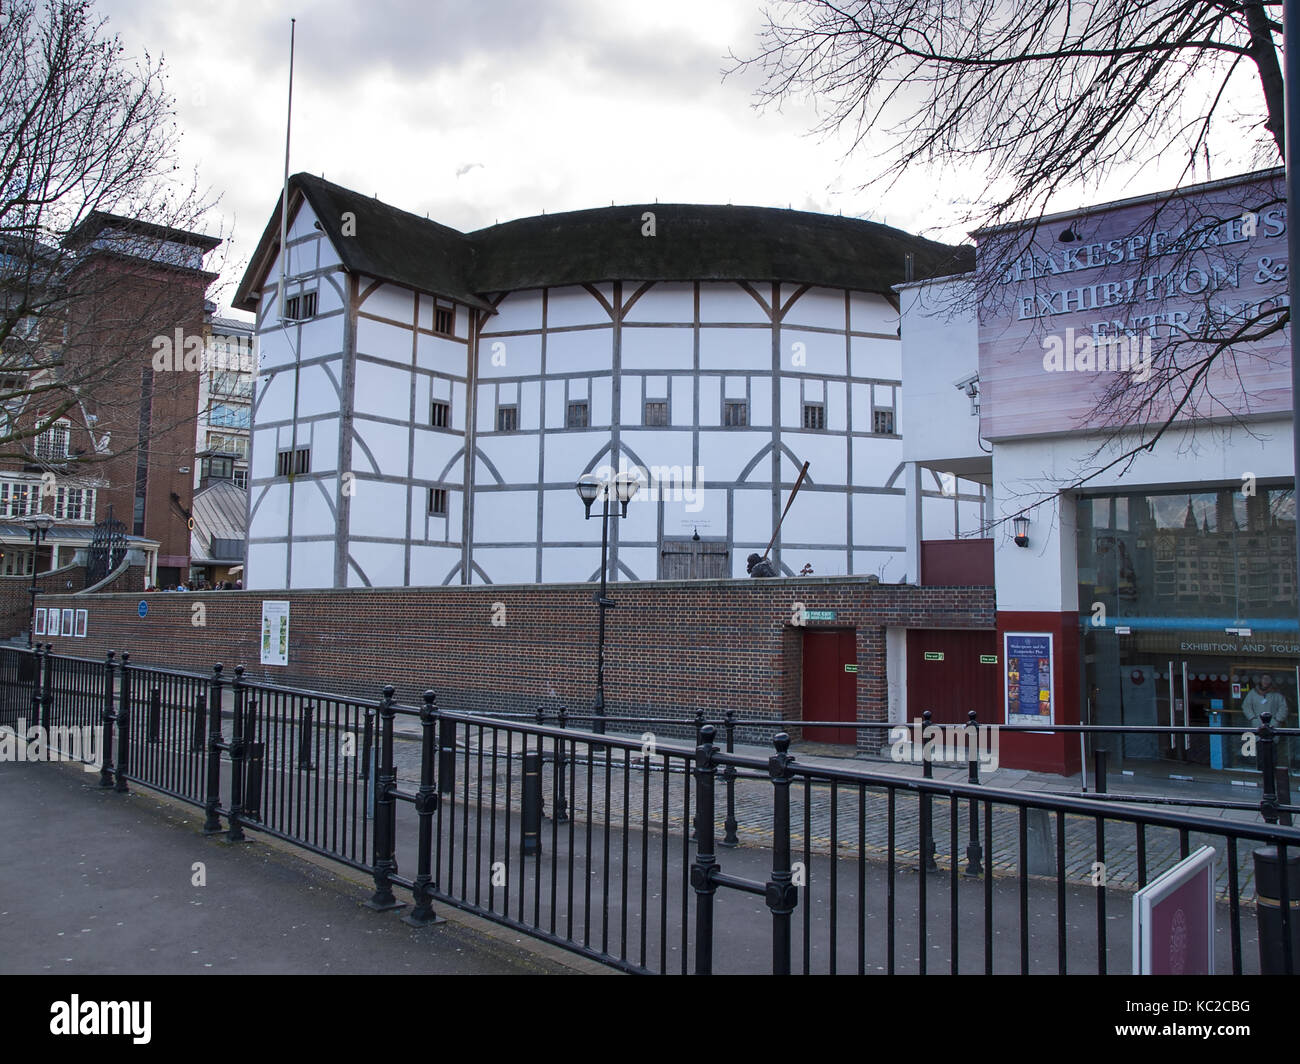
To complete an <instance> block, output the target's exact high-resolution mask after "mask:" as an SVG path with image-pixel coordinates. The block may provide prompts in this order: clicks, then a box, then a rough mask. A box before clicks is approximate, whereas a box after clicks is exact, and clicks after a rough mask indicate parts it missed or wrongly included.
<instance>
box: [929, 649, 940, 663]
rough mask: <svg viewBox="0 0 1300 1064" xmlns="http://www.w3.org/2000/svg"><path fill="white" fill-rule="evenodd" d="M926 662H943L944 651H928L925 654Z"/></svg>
mask: <svg viewBox="0 0 1300 1064" xmlns="http://www.w3.org/2000/svg"><path fill="white" fill-rule="evenodd" d="M925 660H926V661H943V651H942V650H927V651H926V652H925Z"/></svg>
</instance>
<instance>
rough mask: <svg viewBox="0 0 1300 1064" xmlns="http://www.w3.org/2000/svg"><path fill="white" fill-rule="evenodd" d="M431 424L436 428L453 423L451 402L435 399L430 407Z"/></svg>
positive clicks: (445, 426)
mask: <svg viewBox="0 0 1300 1064" xmlns="http://www.w3.org/2000/svg"><path fill="white" fill-rule="evenodd" d="M429 424H430V425H432V426H433V427H434V428H435V429H445V428H447V426H448V425H450V424H451V404H450V403H444V402H442V401H441V400H438V399H435V400H434V401H433V405H432V406H431V407H430V409H429Z"/></svg>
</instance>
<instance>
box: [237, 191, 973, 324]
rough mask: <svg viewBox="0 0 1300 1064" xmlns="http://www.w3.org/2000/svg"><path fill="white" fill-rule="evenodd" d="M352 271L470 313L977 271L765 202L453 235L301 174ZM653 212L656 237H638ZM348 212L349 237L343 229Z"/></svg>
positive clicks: (882, 235)
mask: <svg viewBox="0 0 1300 1064" xmlns="http://www.w3.org/2000/svg"><path fill="white" fill-rule="evenodd" d="M290 190H291V196H292V197H293V201H292V202H291V206H290V211H291V213H292V211H293V210H295V209H296V203H297V202H300V201H301V199H306V200H307V202H308V203H310V204H311V206H312V209H313V210H314V211H315V213H316V216H317V217H318V218H319V219H320V223H321V226H322V228H323V229H324V231H325V233H326V235H327V236H328V237H329V238H330V241H331V242H332V243H333V244H334V247H335V248H336V249H337V251H338V253H339V256H340V258H341V259H342V260H343V264H344V266H345V267H346V268H347V269H348V270H350V271H354V272H356V273H361V274H365V275H367V276H370V277H375V278H378V279H380V280H386V281H393V282H395V283H397V284H400V285H404V286H406V287H409V288H414V289H417V290H419V291H423V292H434V293H437V294H439V295H443V296H448V297H450V298H453V299H456V300H459V301H460V302H462V303H466V304H468V305H470V306H477V307H486V306H487V305H488V304H487V302H486V300H485V299H484V297H485V296H487V295H489V294H491V293H495V292H506V291H514V290H517V289H524V288H540V287H543V286H558V285H573V284H586V283H595V282H599V281H619V280H622V281H706V280H711V281H742V280H743V281H787V282H793V283H797V284H811V285H822V286H826V287H831V288H850V289H855V290H858V291H865V292H878V293H880V294H882V295H890V294H891V286H892V285H895V284H898V283H900V282H902V281H903V280H904V272H905V265H904V256H905V255H907V254H908V253H911V254H912V256H913V270H914V277H915V278H917V279H920V278H924V277H936V276H945V275H947V274H953V273H962V272H965V271H967V270H970V269H972V268H973V267H974V249H973V248H969V247H961V248H954V247H950V246H949V245H947V244H939V243H936V242H935V241H932V240H925V239H923V238H921V237H917V236H912V235H911V234H910V233H905V232H903V231H902V230H900V229H893V228H891V227H889V226H887V225H881V224H879V223H877V222H867V221H862V220H861V219H857V218H841V217H833V216H831V215H824V214H810V213H807V212H805V211H792V210H780V209H776V208H770V207H731V206H725V207H724V206H706V205H700V204H675V203H652V204H640V205H632V206H625V207H600V208H597V209H594V210H585V211H569V212H566V213H563V214H544V215H539V216H537V217H535V218H520V219H518V220H516V221H512V222H505V223H504V224H501V225H494V226H491V227H490V228H487V229H479V230H476V231H475V232H472V233H468V234H466V233H461V232H459V231H457V230H455V229H451V228H449V227H448V226H445V225H440V224H438V223H437V222H433V221H430V220H429V219H427V218H421V217H419V216H417V215H414V214H409V213H407V212H406V211H402V210H398V209H397V208H396V207H392V206H389V205H388V204H386V203H382V202H380V201H379V200H377V199H374V198H371V197H368V196H363V195H360V194H359V193H356V192H352V191H351V190H349V189H345V188H342V187H341V186H339V185H335V184H331V183H330V182H328V181H325V180H322V179H321V178H318V177H313V176H311V175H310V174H297V175H295V176H294V177H292V178H291V179H290ZM647 212H649V213H653V215H654V228H655V235H654V236H646V235H642V230H643V226H644V221H643V219H644V216H645V215H646V213H647ZM345 213H350V214H352V215H353V216H354V220H355V235H349V236H345V235H344V234H343V227H344V222H343V218H344V215H345ZM279 227H280V209H279V204H278V203H277V205H276V208H275V211H274V212H273V213H272V216H271V220H270V222H269V223H268V225H267V228H266V231H265V233H264V234H263V236H262V240H261V243H260V244H259V245H258V250H257V253H256V254H255V255H254V256H253V259H252V262H251V264H250V265H249V268H248V272H247V273H246V274H245V275H244V279H243V281H242V282H241V284H240V286H239V291H238V293H237V294H236V297H235V302H234V306H236V307H238V308H240V309H243V310H256V306H257V304H256V298H255V296H254V293H255V292H256V291H258V290H259V289H260V288H261V287H262V286H263V285H264V284H265V282H266V271H267V270H268V269H269V268H270V263H271V261H272V260H273V259H274V257H275V251H276V248H277V246H278V244H279Z"/></svg>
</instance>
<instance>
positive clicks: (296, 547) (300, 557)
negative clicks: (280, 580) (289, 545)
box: [293, 541, 334, 587]
mask: <svg viewBox="0 0 1300 1064" xmlns="http://www.w3.org/2000/svg"><path fill="white" fill-rule="evenodd" d="M293 586H294V587H333V586H334V544H333V543H326V542H321V541H313V542H311V543H297V542H295V543H294V544H293Z"/></svg>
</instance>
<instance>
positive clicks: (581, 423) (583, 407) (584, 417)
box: [564, 400, 588, 429]
mask: <svg viewBox="0 0 1300 1064" xmlns="http://www.w3.org/2000/svg"><path fill="white" fill-rule="evenodd" d="M587 425H588V408H587V403H586V401H585V400H584V401H583V402H581V403H570V404H569V409H568V411H567V413H566V414H565V417H564V427H565V428H569V429H585V428H586V427H587Z"/></svg>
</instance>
